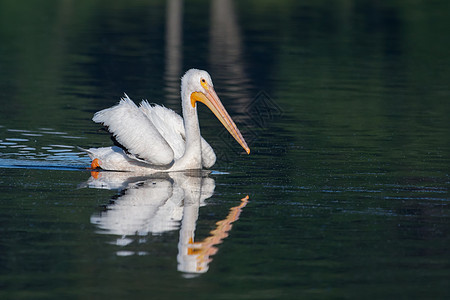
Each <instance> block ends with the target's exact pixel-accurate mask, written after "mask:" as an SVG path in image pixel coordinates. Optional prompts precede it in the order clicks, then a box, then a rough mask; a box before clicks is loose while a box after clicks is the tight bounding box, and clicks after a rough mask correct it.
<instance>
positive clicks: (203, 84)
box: [200, 78, 208, 90]
mask: <svg viewBox="0 0 450 300" xmlns="http://www.w3.org/2000/svg"><path fill="white" fill-rule="evenodd" d="M200 84H201V85H202V87H203V88H204V89H205V90H208V84H207V83H206V79H205V78H202V79H200Z"/></svg>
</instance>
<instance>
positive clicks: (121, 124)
mask: <svg viewBox="0 0 450 300" xmlns="http://www.w3.org/2000/svg"><path fill="white" fill-rule="evenodd" d="M197 101H200V102H202V103H204V104H206V106H208V108H209V109H210V110H211V111H212V112H213V113H214V114H215V115H216V117H217V118H218V119H219V120H220V122H221V123H222V124H223V126H225V128H226V129H227V130H228V131H229V132H230V134H231V135H232V136H233V137H234V138H235V139H236V141H237V142H238V143H239V144H240V145H241V146H242V147H243V148H244V149H245V151H246V152H247V154H249V153H250V148H249V147H248V146H247V143H246V142H245V140H244V138H243V137H242V135H241V133H240V131H239V129H238V128H237V127H236V125H235V124H234V122H233V120H232V119H231V117H230V116H229V115H228V113H227V111H226V110H225V108H224V107H223V105H222V103H221V102H220V99H219V97H218V96H217V94H216V92H215V91H214V87H213V83H212V80H211V77H210V75H209V74H208V72H206V71H202V70H197V69H190V70H189V71H187V72H186V74H184V76H183V77H182V78H181V106H182V110H183V118H181V117H180V116H179V115H178V114H177V113H175V112H174V111H172V110H170V109H168V108H165V107H162V106H159V105H150V104H149V103H148V102H147V101H145V100H144V101H142V102H141V104H140V106H139V107H138V106H136V104H135V103H134V102H133V101H132V100H131V99H130V98H128V96H127V95H126V94H125V97H124V98H122V100H121V101H120V102H119V104H117V105H116V106H113V107H111V108H107V109H104V110H101V111H99V112H97V113H95V115H94V117H93V118H92V120H93V121H94V122H96V123H101V124H103V125H104V126H105V127H106V129H107V130H108V131H109V132H110V133H111V134H112V136H113V140H114V142H115V144H116V146H113V147H104V148H90V149H87V150H85V151H86V152H87V153H88V154H89V156H90V158H91V159H92V163H91V168H92V169H95V168H102V169H104V170H114V171H143V172H161V171H162V172H169V171H180V170H188V169H201V168H202V166H203V167H205V168H210V167H211V166H213V165H214V163H215V162H216V155H215V154H214V151H213V149H212V148H211V146H210V145H209V144H208V143H207V142H206V141H205V140H204V139H203V138H202V137H201V135H200V127H199V123H198V117H197Z"/></svg>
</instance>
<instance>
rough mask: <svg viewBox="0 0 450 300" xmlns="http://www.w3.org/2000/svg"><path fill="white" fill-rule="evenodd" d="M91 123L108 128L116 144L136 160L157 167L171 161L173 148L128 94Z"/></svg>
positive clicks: (97, 114) (100, 113)
mask: <svg viewBox="0 0 450 300" xmlns="http://www.w3.org/2000/svg"><path fill="white" fill-rule="evenodd" d="M92 120H93V121H94V122H96V123H102V124H103V125H105V126H107V127H108V130H109V131H110V132H111V133H112V134H113V135H114V137H115V138H116V139H117V141H118V142H119V143H120V144H121V145H123V146H124V147H125V148H126V149H127V150H128V152H129V153H130V154H132V155H134V156H136V157H137V158H140V159H143V160H144V161H146V162H149V163H151V164H154V165H158V166H161V165H167V164H170V163H172V162H173V159H174V153H173V150H172V148H171V147H170V146H169V144H168V143H167V141H166V140H165V139H164V138H163V137H162V136H161V134H160V133H159V131H158V130H157V129H156V127H155V125H154V124H153V123H152V122H151V121H150V120H149V119H148V118H147V117H146V116H145V114H144V113H143V112H142V111H141V110H139V108H138V107H137V106H136V104H134V102H133V101H131V99H130V98H128V96H127V95H125V98H122V100H121V101H120V102H119V104H118V105H116V106H113V107H111V108H107V109H104V110H101V111H99V112H97V113H95V115H94V117H93V118H92Z"/></svg>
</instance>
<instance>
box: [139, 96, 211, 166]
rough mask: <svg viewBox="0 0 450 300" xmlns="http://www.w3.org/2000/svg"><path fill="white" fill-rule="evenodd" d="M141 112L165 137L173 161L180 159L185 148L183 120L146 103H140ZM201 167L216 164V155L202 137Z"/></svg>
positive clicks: (171, 111)
mask: <svg viewBox="0 0 450 300" xmlns="http://www.w3.org/2000/svg"><path fill="white" fill-rule="evenodd" d="M140 109H141V111H142V112H143V113H144V114H145V115H146V116H147V117H148V118H149V119H150V120H151V122H152V124H153V125H155V127H156V128H157V129H158V131H159V132H160V134H161V135H162V136H164V137H165V139H166V141H167V143H168V144H169V145H170V147H171V148H172V149H173V152H174V159H175V160H177V159H179V158H181V157H182V156H183V154H184V151H185V148H186V142H185V139H186V131H185V128H184V122H183V118H182V117H181V116H180V115H179V114H177V113H176V112H174V111H173V110H171V109H169V108H166V107H163V106H159V105H150V104H149V103H148V102H147V101H145V100H144V101H142V102H141V105H140ZM201 146H202V165H203V167H205V168H210V167H212V166H213V165H214V163H215V162H216V154H215V153H214V150H213V149H212V147H211V146H210V145H209V144H208V142H207V141H206V140H205V139H204V138H203V137H202V138H201Z"/></svg>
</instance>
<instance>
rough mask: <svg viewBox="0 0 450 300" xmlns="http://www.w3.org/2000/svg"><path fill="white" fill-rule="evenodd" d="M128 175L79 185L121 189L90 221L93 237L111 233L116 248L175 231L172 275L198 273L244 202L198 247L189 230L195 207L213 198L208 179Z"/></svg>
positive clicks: (103, 176)
mask: <svg viewBox="0 0 450 300" xmlns="http://www.w3.org/2000/svg"><path fill="white" fill-rule="evenodd" d="M132 176H133V175H132V173H128V172H126V173H125V172H100V173H97V172H93V176H91V178H90V179H89V180H88V181H87V182H86V183H85V184H84V186H88V187H91V188H107V189H119V190H121V193H120V196H119V197H117V199H115V200H114V201H112V204H110V205H108V206H107V210H106V211H105V212H102V213H100V214H95V215H93V216H92V217H91V223H93V224H96V225H97V227H98V228H99V229H100V230H99V233H106V234H114V235H118V236H119V237H118V238H117V239H116V240H115V242H114V243H115V244H116V245H118V246H123V247H125V246H127V245H129V244H130V243H133V242H135V239H134V238H135V237H137V239H136V241H137V242H138V243H143V242H145V236H147V235H148V234H149V233H151V234H162V233H164V232H167V231H172V230H176V229H178V228H179V226H180V223H181V228H180V240H179V243H178V256H177V260H178V270H179V271H182V272H187V273H204V272H206V271H207V270H208V264H209V262H210V261H211V257H212V256H213V255H214V254H215V253H216V252H217V248H216V247H214V246H215V245H217V244H219V243H221V242H222V240H223V239H224V238H226V237H227V236H228V231H229V230H230V229H231V225H230V224H231V223H232V222H234V221H236V220H237V219H238V218H239V214H240V211H241V209H242V207H244V206H245V205H246V203H247V199H248V197H246V198H244V199H242V201H241V203H240V205H238V206H236V207H233V208H232V209H231V212H230V214H229V215H228V216H227V217H226V218H225V219H224V220H222V221H219V222H217V223H216V224H217V228H216V229H215V230H213V231H211V232H210V236H209V237H207V238H205V239H204V240H203V241H201V242H194V236H195V227H196V222H197V219H198V210H199V207H200V206H203V205H205V200H206V199H208V198H210V197H211V196H212V195H213V192H214V188H215V183H214V179H212V178H209V177H206V176H205V173H204V172H201V171H199V172H190V173H187V172H186V173H181V172H171V173H158V174H154V175H152V176H151V177H150V176H146V177H144V176H136V177H132ZM117 254H118V255H131V254H139V255H142V254H145V252H131V251H118V252H117Z"/></svg>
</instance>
